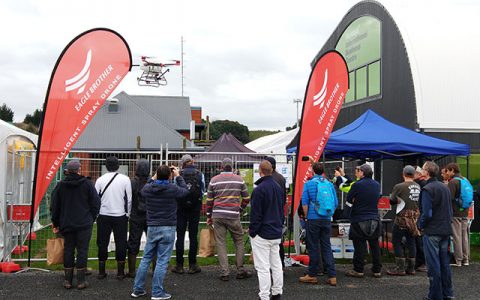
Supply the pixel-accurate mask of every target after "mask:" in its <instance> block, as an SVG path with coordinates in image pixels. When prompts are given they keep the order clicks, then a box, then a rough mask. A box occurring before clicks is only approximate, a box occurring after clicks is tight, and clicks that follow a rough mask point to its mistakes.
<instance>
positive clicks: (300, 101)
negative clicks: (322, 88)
mask: <svg viewBox="0 0 480 300" xmlns="http://www.w3.org/2000/svg"><path fill="white" fill-rule="evenodd" d="M293 103H296V104H297V128H299V127H300V126H299V124H298V123H299V122H300V119H299V117H298V105H299V104H300V103H302V99H298V98H297V99H293Z"/></svg>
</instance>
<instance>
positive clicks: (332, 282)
mask: <svg viewBox="0 0 480 300" xmlns="http://www.w3.org/2000/svg"><path fill="white" fill-rule="evenodd" d="M327 284H328V285H330V286H337V278H336V277H330V278H328V279H327Z"/></svg>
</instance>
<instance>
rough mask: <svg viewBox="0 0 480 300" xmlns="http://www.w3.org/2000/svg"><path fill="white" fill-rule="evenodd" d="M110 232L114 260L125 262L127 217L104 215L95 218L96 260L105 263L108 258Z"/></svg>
mask: <svg viewBox="0 0 480 300" xmlns="http://www.w3.org/2000/svg"><path fill="white" fill-rule="evenodd" d="M112 231H113V238H114V239H115V259H116V260H117V261H125V257H126V256H127V231H128V218H127V216H121V217H112V216H105V215H99V216H98V218H97V246H98V260H99V261H106V260H107V258H108V244H109V243H110V234H111V233H112Z"/></svg>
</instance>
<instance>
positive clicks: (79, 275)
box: [77, 268, 88, 290]
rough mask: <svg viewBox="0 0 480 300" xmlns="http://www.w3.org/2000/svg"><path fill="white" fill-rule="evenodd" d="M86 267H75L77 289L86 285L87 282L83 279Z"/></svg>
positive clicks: (81, 288)
mask: <svg viewBox="0 0 480 300" xmlns="http://www.w3.org/2000/svg"><path fill="white" fill-rule="evenodd" d="M86 272H87V269H86V268H84V269H77V289H79V290H83V289H84V288H86V287H87V286H88V282H86V281H85V275H86Z"/></svg>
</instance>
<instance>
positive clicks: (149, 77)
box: [137, 69, 170, 87]
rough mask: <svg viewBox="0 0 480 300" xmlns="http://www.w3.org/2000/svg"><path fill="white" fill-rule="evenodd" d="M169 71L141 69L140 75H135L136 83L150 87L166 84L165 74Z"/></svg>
mask: <svg viewBox="0 0 480 300" xmlns="http://www.w3.org/2000/svg"><path fill="white" fill-rule="evenodd" d="M169 71H170V69H166V70H165V71H164V72H160V73H157V72H151V71H143V73H142V75H141V76H140V77H137V82H138V85H139V86H151V87H159V86H163V85H167V79H166V78H165V74H166V73H167V72H169Z"/></svg>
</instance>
